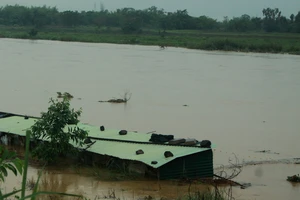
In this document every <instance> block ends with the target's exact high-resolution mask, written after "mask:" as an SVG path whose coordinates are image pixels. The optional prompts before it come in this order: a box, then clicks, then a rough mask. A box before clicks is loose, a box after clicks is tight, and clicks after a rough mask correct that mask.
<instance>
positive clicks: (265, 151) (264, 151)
mask: <svg viewBox="0 0 300 200" xmlns="http://www.w3.org/2000/svg"><path fill="white" fill-rule="evenodd" d="M255 153H268V154H279V153H277V152H272V151H271V150H262V151H255Z"/></svg>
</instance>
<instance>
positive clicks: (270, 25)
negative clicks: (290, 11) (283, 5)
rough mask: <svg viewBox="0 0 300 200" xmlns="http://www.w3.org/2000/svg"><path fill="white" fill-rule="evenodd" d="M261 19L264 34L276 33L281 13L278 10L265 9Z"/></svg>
mask: <svg viewBox="0 0 300 200" xmlns="http://www.w3.org/2000/svg"><path fill="white" fill-rule="evenodd" d="M262 13H263V16H264V19H263V28H264V30H265V31H266V32H276V31H279V29H280V28H279V26H278V21H279V20H280V17H281V11H280V10H279V9H278V8H275V9H271V8H266V9H263V11H262Z"/></svg>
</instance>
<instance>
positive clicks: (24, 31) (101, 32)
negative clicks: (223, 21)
mask: <svg viewBox="0 0 300 200" xmlns="http://www.w3.org/2000/svg"><path fill="white" fill-rule="evenodd" d="M30 30H31V28H30V27H19V26H16V27H10V26H0V37H5V38H20V39H43V40H57V41H74V42H90V43H114V44H135V45H154V46H164V47H167V46H169V47H183V48H189V49H201V50H221V51H241V52H260V53H289V54H296V55H300V34H292V33H264V32H249V33H237V32H203V31H197V30H172V31H167V33H166V35H165V36H164V37H161V36H160V35H159V34H158V30H144V31H143V32H142V33H141V34H123V33H122V31H121V30H120V29H119V28H98V27H91V26H88V27H82V26H81V27H72V28H66V27H45V28H43V29H41V30H39V32H38V34H37V35H36V36H34V37H32V36H30V34H29V32H30Z"/></svg>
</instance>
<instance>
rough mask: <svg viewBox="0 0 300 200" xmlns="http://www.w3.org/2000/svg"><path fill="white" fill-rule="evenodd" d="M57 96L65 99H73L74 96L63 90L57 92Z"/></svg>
mask: <svg viewBox="0 0 300 200" xmlns="http://www.w3.org/2000/svg"><path fill="white" fill-rule="evenodd" d="M57 98H67V99H73V98H74V96H73V95H71V94H70V93H68V92H64V93H61V92H57Z"/></svg>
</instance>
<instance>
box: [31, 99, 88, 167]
mask: <svg viewBox="0 0 300 200" xmlns="http://www.w3.org/2000/svg"><path fill="white" fill-rule="evenodd" d="M49 103H50V106H49V108H48V111H47V112H44V113H42V114H41V119H40V120H38V121H37V122H36V123H35V124H34V125H33V126H32V127H31V130H32V137H33V139H34V140H35V141H36V142H37V147H36V148H35V149H34V150H33V152H32V153H33V155H34V156H36V157H37V158H38V159H40V160H43V161H46V162H47V163H52V162H55V161H56V160H57V158H58V157H59V156H67V154H70V153H72V154H74V153H76V152H77V151H78V149H77V148H75V147H74V146H73V145H75V146H82V144H83V141H84V140H85V139H86V137H87V135H88V134H87V131H85V130H82V129H80V128H79V127H78V126H77V124H78V122H79V119H78V118H79V117H80V115H81V113H82V110H81V109H80V110H74V109H71V108H70V98H63V99H62V100H61V101H59V100H53V99H52V98H51V99H50V101H49ZM66 126H68V130H67V131H65V127H66ZM41 140H43V141H41ZM72 144H73V145H72Z"/></svg>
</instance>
